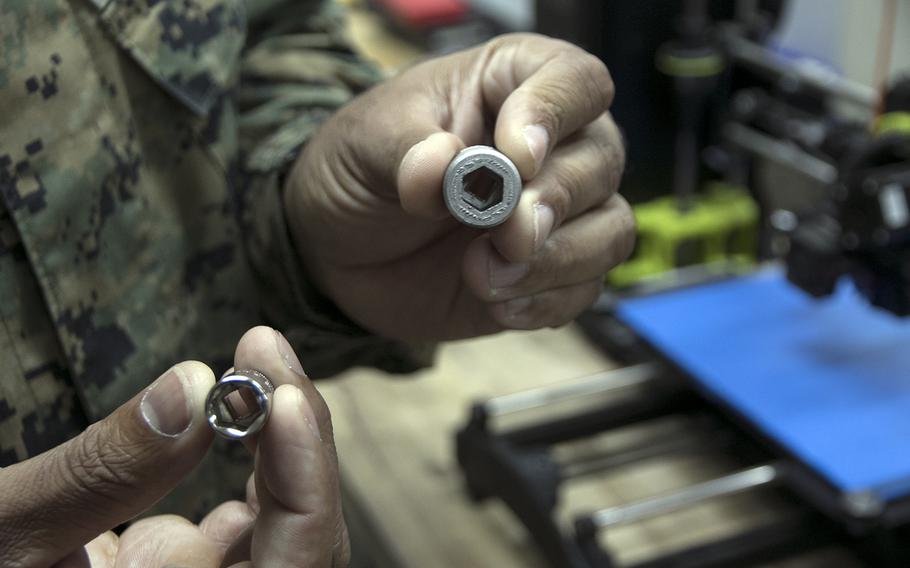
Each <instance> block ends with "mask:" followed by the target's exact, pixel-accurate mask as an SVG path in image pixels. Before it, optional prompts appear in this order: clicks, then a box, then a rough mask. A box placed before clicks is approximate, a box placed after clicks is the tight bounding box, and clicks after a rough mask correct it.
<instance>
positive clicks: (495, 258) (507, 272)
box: [488, 251, 531, 291]
mask: <svg viewBox="0 0 910 568" xmlns="http://www.w3.org/2000/svg"><path fill="white" fill-rule="evenodd" d="M530 268H531V265H530V264H528V263H527V262H504V261H503V260H501V258H500V256H499V253H497V252H496V251H493V252H492V254H491V255H490V260H489V263H488V270H489V273H490V274H489V276H490V289H491V290H494V291H495V290H497V289H499V288H506V287H507V286H511V285H512V284H515V283H516V282H518V281H519V280H521V279H522V278H523V277H524V275H525V274H527V273H528V270H529V269H530Z"/></svg>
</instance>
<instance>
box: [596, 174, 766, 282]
mask: <svg viewBox="0 0 910 568" xmlns="http://www.w3.org/2000/svg"><path fill="white" fill-rule="evenodd" d="M705 190H706V191H704V192H703V193H702V194H701V195H699V196H697V197H696V198H695V199H694V200H693V204H692V206H691V207H690V208H689V210H688V211H686V212H681V211H680V210H679V207H678V203H677V200H676V197H675V196H668V197H662V198H659V199H656V200H654V201H650V202H648V203H643V204H640V205H637V206H635V207H634V210H635V220H636V223H637V225H638V245H637V247H636V251H635V253H634V254H633V256H632V258H630V259H629V260H628V261H626V262H625V264H622V265H620V266H618V267H616V268H614V269H613V270H612V271H611V272H610V273H609V274H608V275H607V282H609V283H610V284H613V285H616V286H628V285H631V284H635V283H637V282H640V281H642V280H646V279H649V278H651V277H655V276H659V275H660V274H663V273H665V272H669V271H671V270H674V269H676V268H680V267H681V266H680V260H681V257H682V256H683V254H681V253H682V252H683V248H684V247H686V248H688V249H689V251H688V252H689V256H691V255H692V249H693V248H694V250H695V251H696V252H695V256H696V258H695V263H696V264H720V263H723V264H726V265H731V264H732V265H734V266H735V265H742V266H743V267H744V268H745V267H748V266H751V265H753V264H754V263H755V251H756V247H757V234H758V219H759V211H758V205H756V203H755V201H753V200H752V198H751V197H750V196H749V194H748V192H747V191H745V190H744V189H743V188H741V187H738V186H735V185H731V184H726V183H721V182H713V183H710V184H708V185H707V186H706V188H705ZM688 260H690V262H687V264H692V262H691V258H690V259H688Z"/></svg>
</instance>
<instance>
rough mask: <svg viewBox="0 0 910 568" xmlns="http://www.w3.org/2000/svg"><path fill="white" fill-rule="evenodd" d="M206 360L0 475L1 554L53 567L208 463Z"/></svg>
mask: <svg viewBox="0 0 910 568" xmlns="http://www.w3.org/2000/svg"><path fill="white" fill-rule="evenodd" d="M214 382H215V377H214V375H213V374H212V371H211V370H210V369H209V368H208V367H207V366H205V365H204V364H202V363H198V362H185V363H180V364H179V365H176V366H174V367H173V368H171V369H170V370H169V371H167V372H166V373H165V374H164V375H162V376H161V377H160V378H159V379H158V380H156V381H155V382H154V383H153V384H152V385H151V386H150V387H148V388H147V389H146V390H145V391H144V392H142V393H140V394H138V395H136V396H135V397H133V398H132V399H131V400H130V401H128V402H127V403H125V404H124V405H123V406H121V407H120V408H118V409H117V410H115V411H114V413H113V414H111V415H110V416H108V417H107V418H105V419H103V420H101V421H99V422H96V423H95V424H92V425H91V426H89V428H88V429H87V430H86V431H85V432H83V433H82V434H81V435H80V436H77V437H76V438H73V439H72V440H70V441H68V442H66V443H65V444H63V445H61V446H59V447H57V448H54V449H52V450H50V451H48V452H45V453H43V454H41V455H39V456H36V457H34V458H32V459H29V460H26V461H24V462H21V463H18V464H15V465H13V466H10V467H8V468H5V469H3V470H0V550H3V551H4V558H5V559H6V560H12V561H13V565H17V566H47V565H50V564H53V563H54V562H56V561H58V560H60V559H61V558H63V557H64V556H66V555H67V554H68V553H71V552H72V551H73V550H75V549H77V548H78V547H80V546H82V545H83V544H85V543H86V542H88V541H90V540H92V539H93V538H94V537H96V536H97V535H98V534H100V533H103V532H104V531H107V530H108V529H111V528H113V527H115V526H117V525H119V524H121V523H123V522H125V521H127V520H129V519H130V518H132V517H134V516H136V515H137V514H139V513H141V512H142V511H144V510H145V509H147V508H148V507H150V506H151V505H153V504H154V503H155V502H156V501H158V500H159V499H160V498H161V497H163V496H164V495H166V494H167V493H168V492H169V491H170V490H171V489H172V488H173V487H174V486H176V485H177V483H178V482H180V480H181V479H182V478H183V477H184V476H185V475H186V474H187V473H189V472H190V471H191V470H192V469H193V468H194V467H195V465H196V464H197V463H198V462H199V461H200V460H201V459H202V457H203V456H204V455H205V452H206V450H207V448H208V446H209V444H210V442H211V439H212V433H211V430H210V429H209V428H208V426H207V424H206V421H205V417H204V416H203V405H204V401H205V396H206V393H207V392H208V390H209V388H211V386H212V385H213V384H214Z"/></svg>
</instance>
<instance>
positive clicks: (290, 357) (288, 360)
mask: <svg viewBox="0 0 910 568" xmlns="http://www.w3.org/2000/svg"><path fill="white" fill-rule="evenodd" d="M275 344H276V345H277V346H278V353H279V354H281V359H282V360H283V361H284V364H285V365H286V366H287V368H288V369H290V370H292V371H294V372H295V373H297V374H298V375H300V376H301V377H305V376H306V371H304V370H303V365H301V364H300V359H298V358H297V354H296V353H294V348H293V347H291V344H290V343H288V340H287V339H286V338H285V337H284V335H282V334H281V332H280V331H278V330H277V329H276V330H275Z"/></svg>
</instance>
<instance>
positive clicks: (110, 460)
mask: <svg viewBox="0 0 910 568" xmlns="http://www.w3.org/2000/svg"><path fill="white" fill-rule="evenodd" d="M235 366H236V367H238V368H254V369H258V370H260V371H262V372H263V373H265V374H266V375H267V376H269V378H271V379H272V381H273V382H275V383H276V385H280V386H278V389H277V390H276V392H275V397H274V398H273V405H274V406H273V409H272V415H271V417H270V418H269V423H268V424H267V425H266V427H265V428H264V429H263V430H262V431H261V432H260V433H259V434H258V439H256V440H252V441H250V442H248V448H249V449H250V450H251V451H254V452H255V453H256V470H255V472H254V475H253V477H251V481H250V483H249V484H248V487H247V500H246V502H243V503H241V502H239V501H231V502H227V503H224V504H222V505H220V506H219V507H217V508H216V509H214V510H213V511H212V512H211V513H210V514H209V515H208V516H207V517H206V518H205V519H204V520H203V521H202V523H201V524H200V525H199V526H196V525H194V524H192V523H190V522H189V521H187V520H186V519H183V518H181V517H176V516H169V515H168V516H158V517H149V518H146V519H143V520H140V521H138V522H136V523H134V524H133V525H131V526H130V527H129V528H128V529H127V530H126V531H125V532H123V534H122V535H121V536H120V537H119V538H118V537H117V536H116V535H115V534H114V533H112V532H104V531H107V530H108V529H110V528H112V527H115V526H117V525H119V524H121V523H123V522H126V521H128V520H129V519H130V518H132V517H134V516H135V515H137V514H139V513H141V512H142V511H143V510H145V509H146V508H148V507H149V506H151V505H152V504H153V503H154V502H155V501H157V500H158V499H160V498H161V497H162V496H164V495H165V494H166V493H167V492H168V491H170V490H171V489H172V488H173V487H174V486H175V485H176V484H177V483H178V482H179V481H180V480H181V479H182V478H183V477H184V476H185V475H186V474H187V473H189V472H190V471H191V470H192V469H193V467H194V466H195V465H196V464H197V463H198V462H199V460H200V459H202V457H203V455H204V454H205V452H206V449H207V448H208V446H209V444H210V442H211V439H212V434H211V431H210V429H209V427H208V425H207V424H206V421H205V417H204V416H203V404H204V400H205V396H206V393H207V392H208V390H209V388H211V386H212V385H213V384H214V380H215V379H214V376H213V375H212V372H211V371H210V370H209V368H208V367H206V366H205V365H203V364H202V363H196V362H187V363H180V364H179V365H176V366H174V367H173V368H172V369H171V370H170V371H168V372H167V373H165V374H164V375H163V376H162V377H161V378H159V379H158V380H157V381H156V382H155V383H154V384H153V385H152V386H151V387H149V388H148V389H147V390H146V391H145V392H144V393H142V394H140V395H137V396H136V397H135V398H133V399H132V400H130V401H129V402H127V403H126V404H124V405H123V406H121V407H120V408H119V409H117V410H116V411H115V412H114V413H113V414H112V415H111V416H109V417H107V418H105V419H104V420H102V421H100V422H98V423H96V424H93V425H92V426H91V427H89V429H88V430H86V432H84V433H83V434H82V435H81V436H79V437H77V438H74V439H73V440H70V441H69V442H67V443H66V444H63V445H62V446H60V447H58V448H55V449H53V450H51V451H49V452H46V453H44V454H41V455H39V456H37V457H35V458H32V459H30V460H26V461H24V462H21V463H18V464H16V465H14V466H10V467H8V468H5V469H2V470H0V550H2V551H3V565H4V566H12V567H16V568H19V567H33V566H35V567H37V566H41V567H44V566H51V565H54V566H56V567H58V568H88V567H92V568H114V567H118V568H119V567H126V566H131V567H132V566H140V567H143V566H156V567H157V566H169V565H176V566H184V567H187V568H217V567H219V566H231V565H233V566H244V567H252V566H291V565H293V566H320V567H321V566H344V565H346V564H347V560H348V557H349V552H348V540H347V529H346V527H345V525H344V521H343V518H342V516H341V505H340V501H339V499H340V498H339V489H338V465H337V460H336V458H335V449H334V445H333V442H332V428H331V422H330V418H329V413H328V409H327V407H326V406H325V402H324V401H323V400H322V398H321V397H320V395H319V393H318V392H317V391H316V389H315V388H314V387H313V385H312V383H310V381H309V380H308V379H307V378H306V376H305V375H304V374H303V369H302V367H301V366H300V362H299V360H298V359H297V357H296V356H295V355H294V353H293V351H292V350H291V348H290V346H289V345H288V344H287V341H286V340H285V339H284V338H283V337H282V336H281V335H280V334H278V333H277V332H275V331H273V330H272V329H270V328H266V327H259V328H254V329H252V330H250V331H249V332H247V333H246V334H245V335H244V337H243V338H242V339H241V341H240V343H239V344H238V347H237V352H236V355H235ZM99 534H100V536H98V535H99ZM85 543H88V544H87V545H86V546H83V545H84V544H85Z"/></svg>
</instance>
